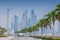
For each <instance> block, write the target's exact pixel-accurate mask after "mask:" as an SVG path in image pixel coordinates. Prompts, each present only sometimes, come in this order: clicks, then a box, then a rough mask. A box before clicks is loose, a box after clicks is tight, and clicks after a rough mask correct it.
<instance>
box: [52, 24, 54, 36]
mask: <svg viewBox="0 0 60 40" xmlns="http://www.w3.org/2000/svg"><path fill="white" fill-rule="evenodd" d="M52 36H53V37H54V23H53V35H52Z"/></svg>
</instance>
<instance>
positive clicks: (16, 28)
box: [14, 15, 18, 32]
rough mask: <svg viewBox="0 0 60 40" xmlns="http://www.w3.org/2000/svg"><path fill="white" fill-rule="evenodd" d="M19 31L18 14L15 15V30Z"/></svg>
mask: <svg viewBox="0 0 60 40" xmlns="http://www.w3.org/2000/svg"><path fill="white" fill-rule="evenodd" d="M16 31H18V15H15V20H14V32H16Z"/></svg>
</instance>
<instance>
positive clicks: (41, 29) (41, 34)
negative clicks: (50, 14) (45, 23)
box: [41, 27, 43, 36]
mask: <svg viewBox="0 0 60 40" xmlns="http://www.w3.org/2000/svg"><path fill="white" fill-rule="evenodd" d="M42 32H43V29H42V27H41V36H42Z"/></svg>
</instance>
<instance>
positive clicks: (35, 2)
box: [0, 0, 60, 28]
mask: <svg viewBox="0 0 60 40" xmlns="http://www.w3.org/2000/svg"><path fill="white" fill-rule="evenodd" d="M59 3H60V0H0V25H1V26H2V27H5V28H6V27H7V8H9V9H11V11H10V12H9V13H10V14H9V26H10V25H11V19H12V20H13V18H14V15H15V14H18V16H19V20H21V17H22V14H23V13H24V12H25V10H27V13H28V17H29V15H30V13H31V10H32V9H33V10H34V13H35V14H36V15H37V19H38V20H39V19H41V18H43V17H44V15H45V14H46V13H49V12H51V11H52V10H54V9H55V8H56V5H57V4H59Z"/></svg>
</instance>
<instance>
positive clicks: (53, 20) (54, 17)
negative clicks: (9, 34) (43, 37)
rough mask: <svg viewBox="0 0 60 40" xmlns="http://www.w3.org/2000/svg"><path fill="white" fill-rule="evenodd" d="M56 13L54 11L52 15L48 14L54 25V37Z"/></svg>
mask: <svg viewBox="0 0 60 40" xmlns="http://www.w3.org/2000/svg"><path fill="white" fill-rule="evenodd" d="M56 15H57V14H56V11H52V12H51V13H48V14H47V15H46V16H47V17H48V18H49V19H51V22H52V23H53V36H54V24H55V23H54V22H55V20H56Z"/></svg>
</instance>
